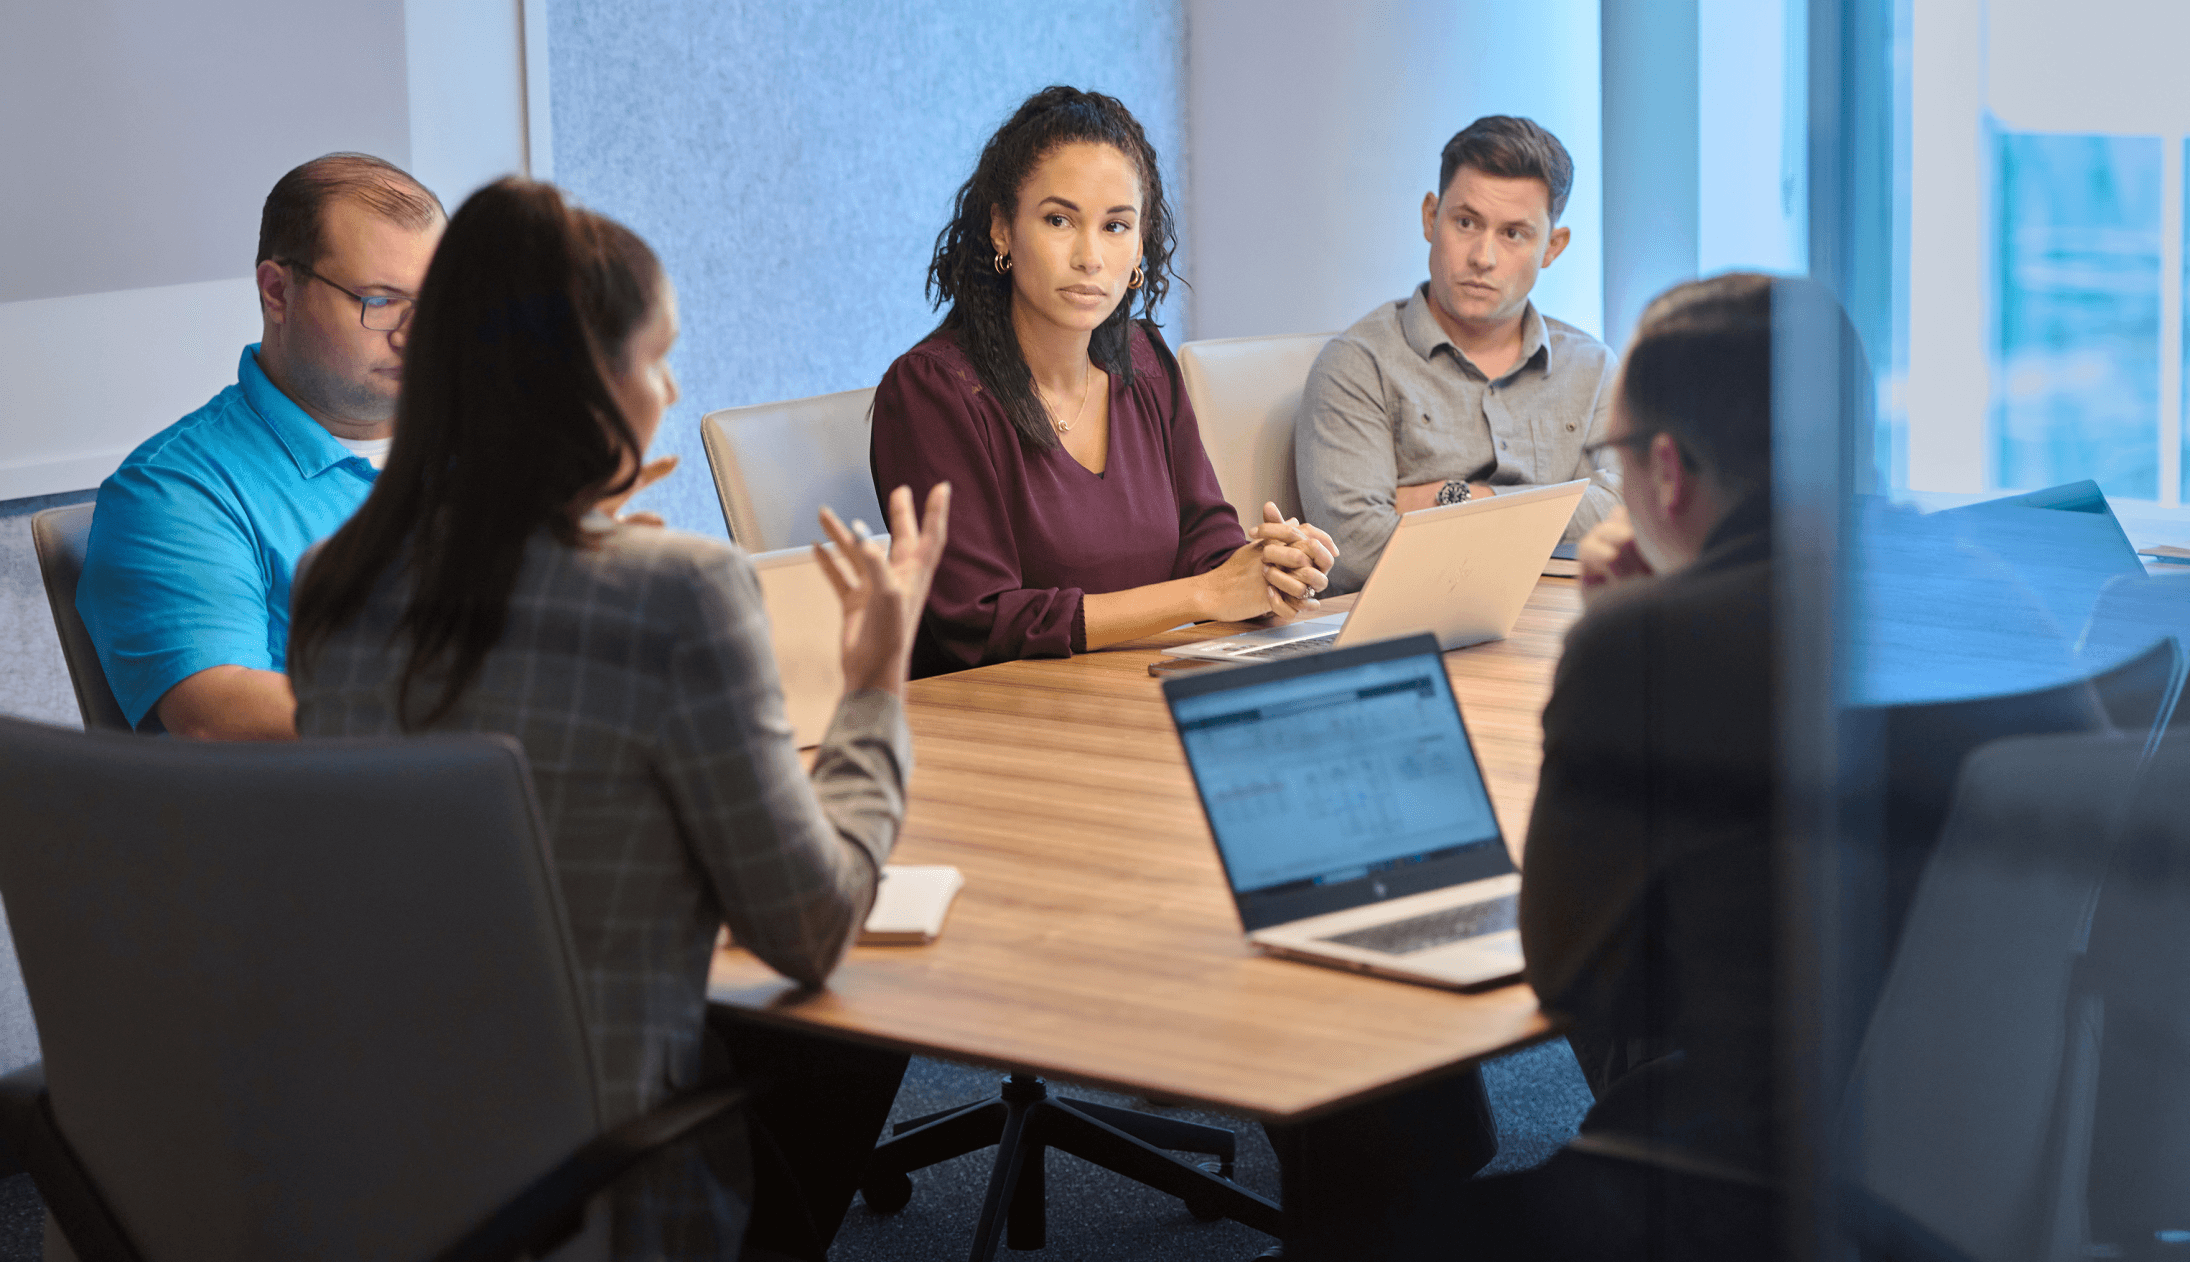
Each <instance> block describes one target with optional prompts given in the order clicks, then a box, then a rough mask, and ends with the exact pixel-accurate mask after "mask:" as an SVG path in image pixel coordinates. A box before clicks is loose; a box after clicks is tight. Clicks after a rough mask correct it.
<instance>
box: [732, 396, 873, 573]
mask: <svg viewBox="0 0 2190 1262" xmlns="http://www.w3.org/2000/svg"><path fill="white" fill-rule="evenodd" d="M873 406H874V391H873V390H872V389H871V388H870V389H866V390H846V391H844V392H842V393H841V394H822V395H816V396H814V397H813V398H810V399H792V400H790V401H789V402H786V403H760V404H755V405H754V406H752V407H743V408H722V409H720V410H718V411H714V412H709V413H708V414H707V415H706V416H704V417H701V418H700V439H701V442H702V443H703V444H704V445H705V446H706V448H707V463H708V466H709V467H710V468H712V469H713V470H714V473H715V493H716V494H717V495H719V496H721V497H722V518H723V521H724V523H725V524H726V525H728V526H729V527H730V537H731V538H732V539H734V540H736V541H737V544H738V546H739V547H741V548H743V549H745V550H746V551H747V552H772V551H775V550H776V549H778V548H789V547H795V546H797V545H798V544H802V543H814V542H817V541H819V540H820V539H821V538H822V534H821V526H820V523H819V521H818V519H817V517H816V514H817V513H819V512H820V510H821V506H822V505H824V504H826V505H828V506H829V507H830V508H832V509H834V510H836V514H837V516H839V517H842V518H843V519H844V520H845V521H847V522H848V521H851V520H853V519H854V518H858V519H860V520H863V521H865V522H866V523H867V525H868V526H869V527H870V528H871V529H873V530H876V531H878V532H879V531H885V530H888V529H889V527H890V523H889V519H888V518H886V517H884V516H883V515H882V509H881V506H880V504H879V503H878V502H877V501H876V499H875V494H874V478H873V475H872V474H870V473H869V472H868V468H867V442H868V431H869V428H870V427H871V425H872V421H871V420H870V419H869V413H870V411H871V410H872V408H873Z"/></svg>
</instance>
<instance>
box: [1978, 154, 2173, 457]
mask: <svg viewBox="0 0 2190 1262" xmlns="http://www.w3.org/2000/svg"><path fill="white" fill-rule="evenodd" d="M1995 136H1996V148H1995V159H1996V166H1995V172H1996V184H1995V188H1996V191H1997V196H1996V199H1995V201H1994V205H1995V207H1996V208H1997V209H1996V214H1997V216H1998V218H1997V221H1996V222H1997V231H1998V236H1997V238H1996V250H1995V255H1996V260H1997V261H1996V264H1995V269H1996V270H1995V283H1996V285H1997V286H1998V290H1997V294H1998V305H1997V308H1996V309H1997V312H1998V316H1997V319H1998V324H1997V326H1996V327H1995V336H1994V341H1993V352H1994V355H1995V361H1994V362H1995V369H1994V370H1995V372H1996V373H1997V378H1996V382H1995V388H1994V392H1993V400H1994V401H1993V415H1992V434H1993V444H1994V452H1995V455H1996V457H1997V466H1996V482H1995V485H1998V486H2003V487H2038V486H2050V485H2053V484H2056V483H2060V482H2069V481H2074V480H2076V479H2079V478H2093V479H2096V480H2097V481H2098V483H2099V485H2100V486H2101V487H2102V488H2104V489H2105V490H2106V492H2107V494H2109V495H2113V496H2118V497H2126V498H2130V499H2145V500H2149V499H2157V498H2158V496H2159V382H2160V371H2159V326H2160V141H2159V139H2158V138H2157V137H2140V136H2062V135H2040V134H2032V133H2020V132H2005V131H2003V132H1996V133H1995Z"/></svg>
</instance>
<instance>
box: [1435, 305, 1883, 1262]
mask: <svg viewBox="0 0 2190 1262" xmlns="http://www.w3.org/2000/svg"><path fill="white" fill-rule="evenodd" d="M1807 283H1808V282H1799V281H1783V280H1774V279H1772V278H1770V277H1766V276H1761V275H1755V274H1739V273H1737V274H1729V275H1724V276H1718V277H1714V278H1712V279H1710V280H1705V281H1697V282H1693V283H1690V284H1684V285H1681V286H1678V287H1676V288H1674V289H1672V290H1669V291H1668V292H1666V293H1665V294H1664V295H1662V296H1660V297H1659V298H1658V299H1657V300H1656V301H1655V302H1654V303H1653V304H1652V305H1651V306H1650V308H1649V309H1648V310H1647V311H1646V312H1645V313H1644V315H1643V318H1642V321H1641V323H1640V325H1639V327H1638V329H1637V332H1636V334H1635V339H1634V342H1633V344H1632V346H1631V347H1630V348H1629V350H1628V352H1627V355H1626V358H1625V363H1624V365H1623V367H1622V369H1621V377H1620V381H1619V384H1618V386H1617V388H1616V390H1617V393H1616V397H1615V399H1614V402H1613V412H1612V419H1611V423H1610V424H1609V426H1608V433H1607V436H1606V438H1605V439H1604V440H1603V446H1605V447H1607V448H1610V449H1612V450H1613V451H1614V453H1615V454H1616V455H1617V457H1618V460H1619V464H1620V469H1621V473H1622V475H1623V476H1622V487H1623V489H1624V491H1625V499H1626V508H1625V509H1624V511H1622V512H1619V513H1616V514H1615V515H1614V516H1613V517H1611V518H1609V519H1607V521H1606V522H1604V523H1603V524H1601V525H1600V526H1598V527H1597V528H1596V529H1595V530H1593V531H1592V532H1591V533H1590V534H1589V535H1588V536H1587V537H1586V538H1585V539H1584V540H1583V543H1582V546H1581V548H1580V550H1579V551H1580V559H1581V563H1582V567H1581V568H1582V576H1581V577H1582V585H1583V594H1584V598H1585V601H1586V603H1587V605H1588V612H1587V613H1586V615H1585V616H1584V617H1583V619H1582V620H1581V621H1580V622H1578V623H1576V624H1575V626H1574V629H1573V630H1572V631H1571V632H1569V634H1568V637H1567V644H1566V649H1565V652H1564V654H1563V655H1562V656H1561V658H1560V662H1559V670H1558V674H1557V677H1556V679H1555V681H1554V684H1553V688H1552V696H1551V700H1550V703H1549V704H1548V705H1547V706H1546V707H1545V709H1544V762H1543V773H1542V779H1541V782H1540V785H1539V787H1538V790H1537V798H1536V808H1535V811H1534V813H1533V814H1532V816H1531V818H1530V821H1529V832H1528V847H1527V851H1526V855H1525V859H1524V865H1523V876H1522V889H1521V941H1522V946H1523V949H1524V951H1525V952H1526V955H1527V960H1528V965H1527V977H1528V981H1529V984H1530V985H1531V986H1533V987H1534V988H1535V990H1536V992H1537V995H1538V997H1539V998H1540V999H1541V1001H1542V1003H1543V1006H1544V1009H1545V1011H1546V1013H1547V1014H1549V1015H1550V1016H1552V1017H1553V1018H1554V1019H1555V1020H1558V1021H1560V1022H1561V1023H1562V1024H1564V1025H1565V1026H1566V1028H1567V1030H1568V1032H1569V1035H1568V1036H1569V1039H1570V1041H1571V1043H1572V1045H1573V1047H1574V1051H1575V1055H1576V1058H1577V1059H1578V1060H1579V1061H1580V1063H1581V1067H1582V1071H1583V1074H1584V1076H1585V1077H1586V1078H1587V1079H1588V1080H1589V1084H1590V1087H1591V1088H1592V1090H1593V1091H1594V1092H1595V1093H1596V1097H1597V1101H1596V1105H1595V1107H1594V1108H1592V1109H1591V1110H1590V1112H1589V1114H1588V1115H1587V1117H1585V1118H1584V1119H1583V1122H1582V1125H1581V1133H1580V1134H1579V1135H1578V1136H1577V1137H1576V1138H1575V1139H1574V1140H1573V1141H1572V1142H1571V1143H1569V1144H1568V1145H1567V1146H1566V1147H1565V1148H1564V1149H1563V1150H1561V1151H1560V1152H1559V1153H1558V1154H1557V1155H1556V1156H1554V1157H1553V1158H1552V1160H1551V1161H1550V1162H1549V1163H1547V1164H1546V1165H1544V1166H1542V1167H1539V1168H1538V1169H1535V1170H1531V1171H1527V1172H1525V1173H1522V1174H1518V1175H1512V1176H1507V1177H1504V1178H1496V1179H1487V1180H1481V1181H1479V1182H1477V1183H1476V1184H1474V1185H1473V1186H1472V1187H1471V1188H1470V1194H1469V1197H1468V1198H1467V1199H1468V1205H1467V1206H1466V1207H1464V1209H1463V1210H1462V1212H1461V1213H1460V1214H1459V1215H1457V1216H1456V1220H1455V1225H1456V1226H1457V1227H1458V1235H1457V1241H1458V1242H1460V1245H1459V1248H1458V1250H1457V1252H1458V1253H1459V1255H1460V1256H1465V1257H1530V1258H1539V1257H1543V1258H1598V1257H1602V1258H1629V1257H1644V1256H1648V1257H1654V1258H1721V1257H1724V1258H1733V1257H1762V1256H1769V1255H1770V1254H1771V1253H1772V1252H1774V1249H1773V1244H1774V1234H1773V1233H1774V1231H1775V1223H1774V1210H1775V1202H1776V1197H1775V1187H1776V1179H1777V1175H1778V1169H1777V1166H1776V1162H1775V1127H1774V1119H1773V1113H1774V1089H1773V1058H1774V1052H1773V1038H1772V1022H1773V993H1772V984H1773V969H1774V956H1775V953H1774V949H1773V946H1774V944H1773V907H1774V905H1775V904H1774V897H1773V863H1772V853H1771V835H1772V810H1773V805H1772V804H1773V774H1772V768H1773V763H1772V758H1773V749H1774V730H1773V700H1772V698H1773V686H1772V679H1773V639H1772V519H1771V516H1772V515H1771V495H1770V491H1771V432H1772V409H1771V405H1772V355H1773V340H1772V311H1773V300H1774V293H1775V289H1777V288H1778V287H1779V286H1783V285H1793V284H1807ZM1844 345H1845V346H1850V347H1852V345H1853V342H1852V335H1849V337H1848V341H1847V342H1846V343H1844Z"/></svg>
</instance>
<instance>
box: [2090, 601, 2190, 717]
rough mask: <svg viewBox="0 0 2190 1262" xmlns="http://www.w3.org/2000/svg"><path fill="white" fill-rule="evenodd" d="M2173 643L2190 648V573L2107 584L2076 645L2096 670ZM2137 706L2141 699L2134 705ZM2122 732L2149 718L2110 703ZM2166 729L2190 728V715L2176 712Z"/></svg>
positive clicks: (2117, 704)
mask: <svg viewBox="0 0 2190 1262" xmlns="http://www.w3.org/2000/svg"><path fill="white" fill-rule="evenodd" d="M2169 638H2172V639H2173V640H2174V641H2175V642H2176V643H2177V644H2178V645H2182V646H2185V647H2190V570H2180V571H2175V572H2170V573H2165V574H2118V575H2115V576H2114V577H2113V578H2112V579H2110V580H2108V581H2107V584H2106V586H2105V588H2103V589H2102V590H2101V591H2100V593H2099V599H2098V603H2097V604H2096V605H2094V606H2093V607H2092V610H2091V617H2090V620H2089V621H2087V622H2086V623H2085V624H2084V631H2083V636H2082V638H2081V639H2080V640H2079V641H2078V643H2077V645H2076V651H2077V654H2078V656H2079V657H2080V658H2081V659H2082V660H2083V661H2085V662H2088V663H2092V664H2093V665H2095V666H2098V665H2106V664H2110V663H2112V662H2115V661H2119V660H2121V659H2123V658H2125V657H2128V656H2129V655H2131V654H2133V653H2135V652H2137V651H2138V650H2140V649H2142V648H2144V647H2145V646H2146V645H2148V644H2151V643H2152V642H2153V641H2154V640H2160V639H2169ZM2129 700H2130V701H2131V702H2132V703H2133V702H2134V700H2135V694H2134V693H2133V694H2132V697H2131V698H2130V699H2129ZM2106 701H2107V708H2108V710H2109V711H2110V712H2115V713H2114V722H2115V725H2116V726H2118V727H2122V728H2124V729H2127V728H2129V727H2131V726H2134V725H2135V724H2136V723H2137V721H2138V720H2140V719H2143V718H2146V717H2147V716H2146V715H2144V713H2143V711H2142V710H2141V709H2140V708H2136V707H2135V706H2134V704H2131V705H2130V706H2129V708H2126V709H2125V708H2124V706H2123V704H2121V703H2117V702H2116V701H2115V700H2113V699H2112V698H2107V699H2106ZM2161 726H2163V727H2168V728H2172V729H2178V730H2179V729H2181V728H2183V727H2185V726H2190V710H2185V709H2184V708H2183V707H2181V706H2176V707H2175V710H2174V714H2173V715H2172V717H2171V719H2170V721H2169V722H2167V723H2164V724H2162V725H2161Z"/></svg>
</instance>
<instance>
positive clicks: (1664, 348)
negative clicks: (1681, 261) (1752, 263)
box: [1619, 272, 1774, 492]
mask: <svg viewBox="0 0 2190 1262" xmlns="http://www.w3.org/2000/svg"><path fill="white" fill-rule="evenodd" d="M1773 284H1774V281H1773V278H1772V277H1770V276H1766V275H1763V274H1762V273H1758V272H1727V273H1725V274H1723V275H1719V276H1713V277H1710V278H1709V279H1706V280H1695V281H1688V282H1686V283H1683V284H1679V285H1675V286H1673V287H1672V288H1671V289H1668V290H1666V291H1665V292H1664V293H1662V294H1659V295H1658V296H1657V297H1656V298H1654V299H1652V300H1651V302H1650V305H1649V306H1648V307H1646V308H1644V309H1643V313H1642V319H1640V320H1638V321H1637V322H1636V324H1635V340H1634V342H1633V343H1632V344H1630V345H1629V346H1628V348H1627V355H1626V357H1625V358H1624V360H1623V361H1622V363H1621V365H1620V379H1619V398H1620V403H1621V405H1622V406H1623V407H1624V408H1625V409H1626V411H1627V428H1628V434H1629V436H1630V437H1631V438H1634V439H1644V438H1648V437H1650V436H1651V435H1654V434H1670V435H1672V437H1673V441H1674V443H1676V444H1677V445H1678V446H1679V447H1680V450H1681V459H1682V461H1683V463H1685V464H1687V465H1688V466H1689V467H1691V468H1700V469H1701V470H1702V471H1703V472H1706V473H1708V474H1710V475H1711V476H1712V477H1714V478H1716V479H1717V480H1718V481H1719V483H1720V484H1721V485H1723V486H1725V487H1727V488H1728V489H1729V490H1734V491H1737V492H1742V491H1754V490H1760V489H1763V488H1765V487H1768V486H1770V485H1771V481H1772V286H1773Z"/></svg>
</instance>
